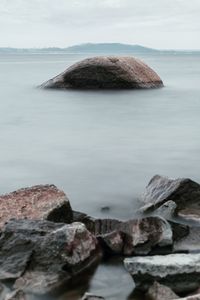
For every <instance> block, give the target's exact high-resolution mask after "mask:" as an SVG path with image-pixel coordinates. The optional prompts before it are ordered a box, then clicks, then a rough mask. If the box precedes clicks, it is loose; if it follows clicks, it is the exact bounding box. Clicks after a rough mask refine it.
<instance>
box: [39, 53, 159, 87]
mask: <svg viewBox="0 0 200 300" xmlns="http://www.w3.org/2000/svg"><path fill="white" fill-rule="evenodd" d="M162 86H163V82H162V80H161V79H160V77H159V76H158V75H157V74H156V73H155V72H154V71H153V70H152V69H151V68H150V67H149V66H147V65H146V64H145V63H143V62H142V61H140V60H139V59H136V58H133V57H114V56H104V57H103V56H99V57H93V58H87V59H84V60H82V61H80V62H78V63H75V64H74V65H72V66H71V67H69V68H68V69H67V70H66V71H64V72H63V73H61V74H60V75H58V76H56V77H54V78H52V79H50V80H48V81H47V82H45V83H43V84H42V86H41V87H43V88H63V89H66V88H81V89H124V88H133V89H134V88H135V89H140V88H145V89H146V88H157V87H162Z"/></svg>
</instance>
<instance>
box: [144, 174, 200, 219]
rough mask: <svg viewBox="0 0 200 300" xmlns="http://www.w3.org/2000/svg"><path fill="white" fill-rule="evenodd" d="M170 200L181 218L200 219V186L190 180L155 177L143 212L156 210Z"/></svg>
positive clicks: (145, 196) (146, 196)
mask: <svg viewBox="0 0 200 300" xmlns="http://www.w3.org/2000/svg"><path fill="white" fill-rule="evenodd" d="M169 200H171V201H174V202H175V204H176V205H177V207H176V210H175V212H176V213H177V214H178V215H179V216H182V217H186V216H187V217H190V218H194V217H196V218H200V185H199V184H198V183H196V182H194V181H192V180H191V179H188V178H179V179H169V178H167V177H163V176H159V175H156V176H154V177H153V178H152V179H151V180H150V182H149V184H148V186H147V187H146V191H145V193H144V196H143V203H144V204H145V206H144V207H142V209H141V211H152V210H155V209H157V208H158V207H160V206H161V205H163V204H164V203H166V202H168V201H169Z"/></svg>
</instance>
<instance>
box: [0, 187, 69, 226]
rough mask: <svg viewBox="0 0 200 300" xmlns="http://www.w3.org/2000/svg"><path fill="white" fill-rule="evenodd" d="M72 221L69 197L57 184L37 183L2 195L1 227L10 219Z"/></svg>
mask: <svg viewBox="0 0 200 300" xmlns="http://www.w3.org/2000/svg"><path fill="white" fill-rule="evenodd" d="M12 218H15V219H25V218H28V219H40V220H49V221H53V222H64V223H71V222H72V218H73V214H72V209H71V206H70V202H69V199H68V198H67V196H66V195H65V193H64V192H63V191H61V190H59V189H58V188H57V187H56V186H55V185H37V186H33V187H30V188H23V189H19V190H17V191H14V192H12V193H10V194H6V195H3V196H0V228H1V227H2V226H3V225H4V223H5V222H7V221H9V220H10V219H12Z"/></svg>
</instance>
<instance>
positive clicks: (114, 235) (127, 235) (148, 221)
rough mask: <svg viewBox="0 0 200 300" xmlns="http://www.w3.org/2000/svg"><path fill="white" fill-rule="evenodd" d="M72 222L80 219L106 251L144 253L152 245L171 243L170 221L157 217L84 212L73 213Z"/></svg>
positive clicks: (150, 248)
mask: <svg viewBox="0 0 200 300" xmlns="http://www.w3.org/2000/svg"><path fill="white" fill-rule="evenodd" d="M74 216H75V217H76V218H75V220H76V221H80V222H83V223H84V224H85V225H86V227H87V229H88V230H89V231H91V232H92V233H93V234H94V235H95V236H96V237H97V238H98V240H99V241H100V243H101V245H102V247H103V248H104V249H105V251H106V252H108V253H111V254H121V255H132V254H137V255H139V254H142V255H144V254H148V253H149V252H151V250H152V249H153V248H154V247H156V246H157V247H158V248H157V251H159V247H160V248H162V247H168V246H171V245H172V244H173V232H172V228H171V226H170V224H169V223H168V222H167V221H166V220H164V219H163V218H161V217H146V218H141V219H136V220H129V221H119V220H115V219H94V218H91V217H89V216H87V215H85V214H81V213H77V212H75V213H74Z"/></svg>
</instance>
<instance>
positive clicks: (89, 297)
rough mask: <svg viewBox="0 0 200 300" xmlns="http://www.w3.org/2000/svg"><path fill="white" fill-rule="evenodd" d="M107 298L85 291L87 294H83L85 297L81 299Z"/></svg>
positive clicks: (101, 299) (97, 299) (98, 299)
mask: <svg viewBox="0 0 200 300" xmlns="http://www.w3.org/2000/svg"><path fill="white" fill-rule="evenodd" d="M104 299H105V298H103V297H101V296H96V295H93V294H90V293H85V295H84V296H83V298H82V299H81V300H104Z"/></svg>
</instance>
